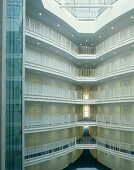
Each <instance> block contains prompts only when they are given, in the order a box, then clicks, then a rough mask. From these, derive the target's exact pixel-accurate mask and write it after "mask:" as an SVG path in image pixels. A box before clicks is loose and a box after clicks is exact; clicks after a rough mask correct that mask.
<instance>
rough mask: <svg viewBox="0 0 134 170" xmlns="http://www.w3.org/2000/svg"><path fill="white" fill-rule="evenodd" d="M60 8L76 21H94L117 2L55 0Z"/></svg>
mask: <svg viewBox="0 0 134 170" xmlns="http://www.w3.org/2000/svg"><path fill="white" fill-rule="evenodd" d="M55 1H56V2H57V3H58V4H59V6H60V8H64V9H66V10H67V11H69V12H70V13H71V14H72V15H73V16H74V17H75V18H76V19H77V20H81V21H85V20H95V19H96V18H97V17H99V16H100V15H101V14H102V13H103V12H104V11H105V10H106V9H110V8H112V5H113V4H114V3H115V2H116V1H117V0H55Z"/></svg>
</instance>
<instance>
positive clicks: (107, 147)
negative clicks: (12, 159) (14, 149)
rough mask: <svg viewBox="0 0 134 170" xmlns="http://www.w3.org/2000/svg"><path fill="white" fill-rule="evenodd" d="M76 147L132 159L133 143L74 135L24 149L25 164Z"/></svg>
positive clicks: (45, 159) (50, 157)
mask: <svg viewBox="0 0 134 170" xmlns="http://www.w3.org/2000/svg"><path fill="white" fill-rule="evenodd" d="M76 149H98V150H101V151H102V152H106V153H109V154H111V155H115V156H119V157H121V158H123V159H127V160H131V161H133V160H134V145H133V144H127V143H121V142H118V141H113V140H107V139H103V138H99V137H92V138H90V137H86V136H84V137H82V138H81V137H74V138H71V139H66V140H62V141H58V142H55V143H49V144H44V145H40V146H34V147H29V148H26V149H25V166H29V165H33V164H37V163H40V162H44V161H47V160H50V159H54V158H56V157H59V156H62V155H63V154H67V153H70V152H72V151H74V150H76Z"/></svg>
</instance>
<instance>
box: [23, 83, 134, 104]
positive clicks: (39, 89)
mask: <svg viewBox="0 0 134 170" xmlns="http://www.w3.org/2000/svg"><path fill="white" fill-rule="evenodd" d="M25 95H26V96H27V97H28V96H30V95H33V96H39V97H43V98H46V99H48V98H51V99H55V98H56V99H57V100H61V99H64V100H68V101H71V100H80V101H81V100H82V101H88V100H90V101H91V102H92V101H97V102H98V103H99V102H105V100H107V102H108V101H111V100H116V101H117V99H118V100H125V99H129V100H133V99H134V87H133V86H124V87H120V88H117V87H116V88H107V89H105V90H100V91H90V94H84V92H82V91H75V90H71V89H62V88H56V87H49V86H45V85H43V84H39V83H37V84H36V83H26V84H25ZM85 95H86V96H88V97H85Z"/></svg>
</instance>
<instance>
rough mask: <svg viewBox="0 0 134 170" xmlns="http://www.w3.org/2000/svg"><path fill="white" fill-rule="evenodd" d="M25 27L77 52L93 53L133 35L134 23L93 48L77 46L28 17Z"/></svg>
mask: <svg viewBox="0 0 134 170" xmlns="http://www.w3.org/2000/svg"><path fill="white" fill-rule="evenodd" d="M26 29H28V30H30V31H33V32H35V33H37V34H38V35H41V36H43V37H46V38H49V40H52V41H54V42H56V43H57V44H59V45H61V46H62V45H63V44H64V47H65V48H66V49H68V50H70V51H72V52H75V53H77V54H93V53H95V51H96V53H101V52H104V51H106V50H108V49H110V48H114V47H115V46H117V45H118V44H120V43H122V42H124V41H127V40H128V39H132V38H133V37H134V25H131V26H129V27H127V28H124V29H123V30H121V31H119V32H117V33H116V34H114V35H112V36H111V37H109V38H108V39H106V40H104V41H103V42H101V43H100V44H99V45H97V46H96V50H95V49H94V48H93V47H92V46H83V47H82V46H79V47H78V46H77V45H76V44H74V43H73V42H72V41H70V40H69V39H67V38H66V37H64V36H63V35H61V34H60V33H58V32H57V31H55V30H53V29H52V28H50V27H48V26H46V25H44V24H43V23H41V22H40V21H37V20H35V19H32V18H30V17H27V18H26Z"/></svg>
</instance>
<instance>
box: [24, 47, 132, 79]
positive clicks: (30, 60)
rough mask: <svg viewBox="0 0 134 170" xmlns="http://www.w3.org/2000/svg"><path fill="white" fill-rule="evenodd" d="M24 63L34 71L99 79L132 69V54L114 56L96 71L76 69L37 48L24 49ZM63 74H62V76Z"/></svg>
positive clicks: (54, 55)
mask: <svg viewBox="0 0 134 170" xmlns="http://www.w3.org/2000/svg"><path fill="white" fill-rule="evenodd" d="M25 56H26V57H25V61H26V64H27V65H28V66H31V65H32V66H33V67H35V69H36V68H37V69H39V68H41V69H44V70H48V71H52V72H55V74H56V72H57V73H61V74H62V75H63V76H64V75H66V76H73V77H74V78H76V77H96V78H100V77H102V76H105V75H109V74H110V73H111V74H114V72H115V73H118V72H119V71H127V69H129V70H130V69H133V67H134V52H129V53H126V54H123V55H121V56H115V57H113V59H112V60H110V61H109V63H104V64H103V65H101V66H99V67H97V68H96V69H88V68H86V69H85V68H77V67H75V66H74V65H72V64H70V63H68V62H65V61H64V60H61V59H60V58H58V57H57V55H56V54H52V53H50V52H48V51H43V50H39V49H37V48H26V55H25ZM63 73H64V74H63Z"/></svg>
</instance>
